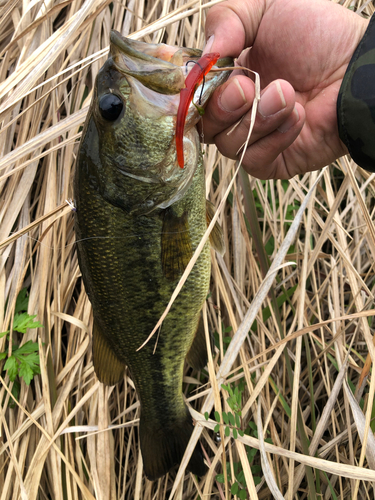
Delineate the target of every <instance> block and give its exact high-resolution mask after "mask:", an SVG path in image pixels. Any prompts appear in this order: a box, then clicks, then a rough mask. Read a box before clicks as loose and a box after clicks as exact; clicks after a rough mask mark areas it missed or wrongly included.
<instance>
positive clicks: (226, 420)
mask: <svg viewBox="0 0 375 500" xmlns="http://www.w3.org/2000/svg"><path fill="white" fill-rule="evenodd" d="M222 415H223V421H224V424H227V425H228V424H229V419H228V415H227V413H226V412H225V411H223V413H222Z"/></svg>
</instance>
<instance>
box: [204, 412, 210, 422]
mask: <svg viewBox="0 0 375 500" xmlns="http://www.w3.org/2000/svg"><path fill="white" fill-rule="evenodd" d="M208 417H209V414H208V411H205V412H204V418H205V419H206V420H208Z"/></svg>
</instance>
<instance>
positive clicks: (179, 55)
mask: <svg viewBox="0 0 375 500" xmlns="http://www.w3.org/2000/svg"><path fill="white" fill-rule="evenodd" d="M110 52H111V55H112V59H113V62H114V64H115V66H116V69H117V70H118V71H119V72H120V73H124V74H125V75H130V76H133V77H134V78H136V79H137V80H138V81H140V82H141V83H143V85H145V86H146V87H148V88H149V89H151V90H154V91H155V92H158V93H160V94H167V95H175V94H178V93H179V92H180V91H181V90H182V89H183V88H185V79H186V77H187V75H188V74H189V72H190V71H191V70H192V68H193V67H194V62H196V61H197V60H198V59H199V58H200V57H201V56H202V51H201V50H199V49H190V48H180V47H172V46H170V45H166V44H164V43H161V44H150V43H144V42H140V41H138V40H131V39H130V38H125V37H123V36H121V34H120V33H118V32H117V31H115V30H112V31H111V45H110ZM190 63H191V64H190ZM228 66H233V59H231V58H229V57H225V58H222V59H219V60H218V61H217V63H216V64H215V66H214V68H215V67H216V68H222V67H228ZM224 73H225V72H224ZM220 75H221V73H216V74H215V76H213V77H212V78H210V77H207V81H206V83H207V84H208V83H209V81H210V80H211V79H212V80H214V79H216V80H217V77H218V76H220ZM226 77H227V75H226V76H225V77H224V78H223V79H225V78H226ZM217 86H218V84H217V83H216V84H215V88H216V87H217Z"/></svg>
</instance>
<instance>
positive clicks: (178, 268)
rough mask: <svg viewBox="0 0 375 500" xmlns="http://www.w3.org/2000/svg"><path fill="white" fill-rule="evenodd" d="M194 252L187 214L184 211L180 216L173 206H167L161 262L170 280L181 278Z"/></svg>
mask: <svg viewBox="0 0 375 500" xmlns="http://www.w3.org/2000/svg"><path fill="white" fill-rule="evenodd" d="M192 254H193V252H192V248H191V238H190V231H189V223H188V218H187V214H186V213H185V212H184V213H183V214H182V215H181V216H180V217H178V216H177V215H176V214H175V213H174V211H173V209H172V208H167V209H166V210H165V213H164V220H163V229H162V235H161V264H162V268H163V273H164V276H165V277H166V278H167V279H168V280H170V281H174V280H176V279H177V278H179V277H180V276H181V274H182V273H183V272H184V270H185V268H186V266H187V265H188V263H189V261H190V259H191V256H192Z"/></svg>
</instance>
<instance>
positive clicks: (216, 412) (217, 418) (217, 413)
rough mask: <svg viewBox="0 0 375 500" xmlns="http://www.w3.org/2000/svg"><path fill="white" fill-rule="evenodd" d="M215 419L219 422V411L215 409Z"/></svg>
mask: <svg viewBox="0 0 375 500" xmlns="http://www.w3.org/2000/svg"><path fill="white" fill-rule="evenodd" d="M215 420H216V422H219V423H220V413H219V412H218V411H215Z"/></svg>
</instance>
